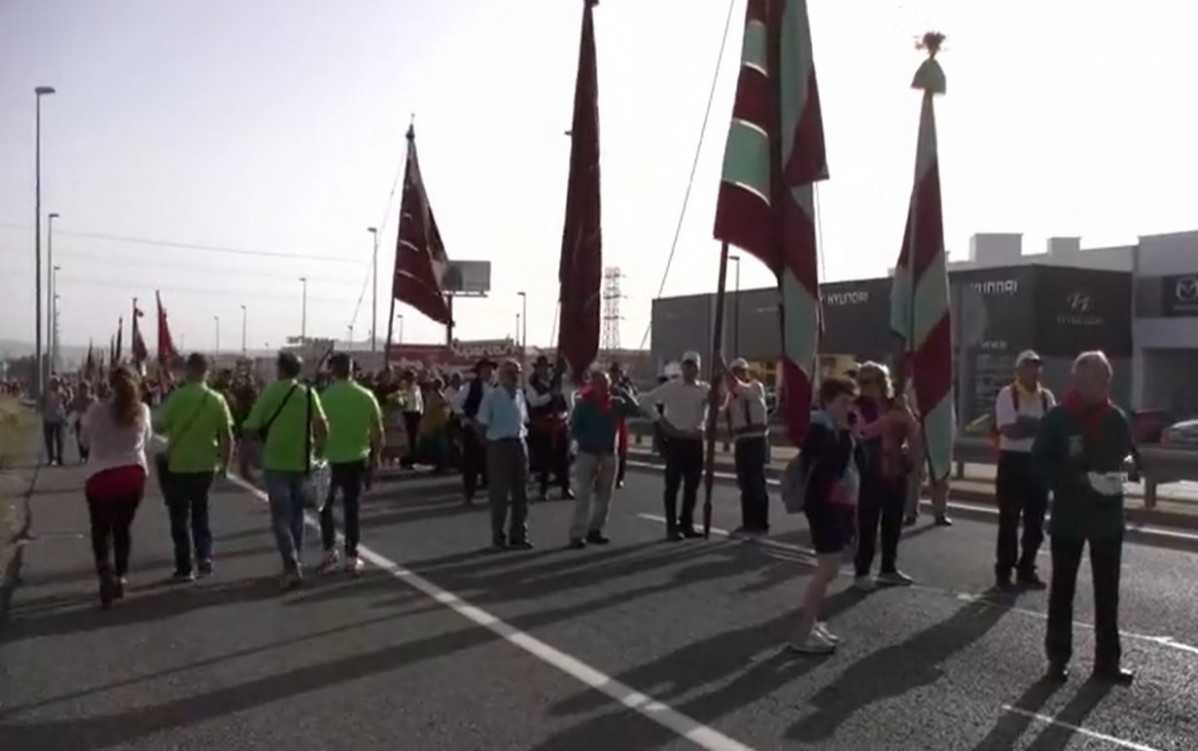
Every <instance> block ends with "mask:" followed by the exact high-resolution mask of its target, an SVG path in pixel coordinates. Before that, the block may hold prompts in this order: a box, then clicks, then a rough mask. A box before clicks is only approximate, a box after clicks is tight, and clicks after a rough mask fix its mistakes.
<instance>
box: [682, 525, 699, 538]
mask: <svg viewBox="0 0 1198 751" xmlns="http://www.w3.org/2000/svg"><path fill="white" fill-rule="evenodd" d="M682 536H683V537H685V538H686V539H688V540H697V539H699V538H700V537H702V536H703V533H702V532H700V531H699V530H697V529H695V528H694V527H683V528H682Z"/></svg>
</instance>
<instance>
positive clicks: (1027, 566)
mask: <svg viewBox="0 0 1198 751" xmlns="http://www.w3.org/2000/svg"><path fill="white" fill-rule="evenodd" d="M994 495H995V497H996V499H997V501H998V544H997V547H996V550H995V563H994V573H995V575H997V576H998V578H1000V579H1006V578H1008V577H1010V576H1011V571H1012V570H1015V571H1017V572H1018V573H1019V574H1020V575H1021V576H1030V575H1032V574H1034V573H1035V571H1036V553H1038V552H1039V550H1040V545H1041V544H1043V542H1044V512H1045V511H1046V510H1047V508H1048V493H1047V492H1046V491H1045V489H1044V485H1043V484H1042V483H1041V482H1040V480H1039V478H1037V477H1036V474H1035V471H1034V470H1033V469H1032V456H1031V454H1029V453H1024V452H1020V451H1003V452H1001V453H999V455H998V475H997V478H996V480H995V484H994ZM1020 521H1022V522H1023V544H1022V547H1023V550H1022V552H1021V551H1020V550H1019V544H1018V543H1019V523H1020Z"/></svg>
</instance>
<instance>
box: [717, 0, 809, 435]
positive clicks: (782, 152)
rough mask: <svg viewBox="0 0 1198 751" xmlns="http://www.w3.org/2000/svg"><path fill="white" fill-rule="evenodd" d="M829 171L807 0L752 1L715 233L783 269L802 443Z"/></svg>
mask: <svg viewBox="0 0 1198 751" xmlns="http://www.w3.org/2000/svg"><path fill="white" fill-rule="evenodd" d="M826 179H828V161H827V153H826V151H825V148H824V125H823V117H822V115H821V112H820V101H819V86H818V84H817V83H816V77H815V62H814V54H813V52H812V45H811V26H810V22H809V20H808V17H807V2H806V0H749V1H748V6H747V8H746V10H745V43H744V51H743V52H742V59H741V69H740V79H739V81H738V83H737V87H736V100H735V102H734V104H733V107H732V125H731V127H730V128H729V130H728V144H727V147H726V148H725V151H724V171H723V178H722V180H721V182H720V192H719V203H718V204H717V205H716V217H715V233H714V234H715V237H716V239H718V240H722V241H724V242H726V243H728V244H729V245H735V246H737V247H739V248H742V249H744V250H745V251H747V252H749V253H752V254H753V255H754V256H756V257H757V258H759V259H761V261H762V262H764V263H765V264H766V265H767V266H769V268H770V269H771V270H772V271H773V272H774V274H776V275H777V277H778V289H779V313H780V315H781V319H782V342H781V345H782V347H781V348H782V374H783V378H782V386H783V388H782V389H781V395H782V405H781V413H782V419H783V421H784V423H785V424H786V432H787V436H788V437H789V438H790V440H791V442H792V443H794V444H795V445H799V444H801V443H802V440H803V435H804V434H805V433H806V432H807V425H808V423H809V422H810V418H811V398H812V383H813V373H814V370H815V367H816V362H815V361H816V355H817V352H818V350H819V339H820V332H821V315H820V300H819V248H818V246H817V243H816V226H815V220H816V217H815V183H816V182H818V181H821V180H826Z"/></svg>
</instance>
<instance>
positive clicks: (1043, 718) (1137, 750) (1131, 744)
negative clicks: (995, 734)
mask: <svg viewBox="0 0 1198 751" xmlns="http://www.w3.org/2000/svg"><path fill="white" fill-rule="evenodd" d="M1002 710H1003V711H1004V712H1010V713H1011V714H1017V715H1022V716H1024V717H1027V718H1028V719H1032V720H1036V721H1037V722H1042V723H1044V724H1045V725H1056V726H1057V727H1059V728H1065V729H1066V730H1069V731H1071V732H1074V733H1077V734H1079V735H1084V736H1086V737H1087V738H1093V739H1094V740H1096V741H1106V742H1107V743H1113V744H1114V745H1116V746H1119V747H1121V748H1130V749H1132V751H1161V749H1158V748H1155V747H1153V746H1146V745H1144V744H1143V743H1136V742H1135V741H1125V740H1123V739H1122V738H1116V737H1115V736H1113V735H1107V734H1106V733H1099V732H1098V731H1096V730H1087V729H1085V728H1083V727H1078V726H1077V725H1070V724H1069V723H1068V722H1061V721H1060V720H1058V719H1056V718H1055V717H1049V716H1048V715H1045V714H1040V713H1039V712H1029V711H1027V710H1026V709H1020V708H1019V707H1013V706H1011V705H1010V704H1004V705H1003V708H1002Z"/></svg>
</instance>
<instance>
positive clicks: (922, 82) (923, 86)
mask: <svg viewBox="0 0 1198 751" xmlns="http://www.w3.org/2000/svg"><path fill="white" fill-rule="evenodd" d="M947 38H948V37H946V36H945V35H944V34H941V33H940V32H939V31H929V32H928V33H926V34H924V35H923V36H922V37H920V39H919V41H918V42H916V44H915V48H916V49H918V50H923V51H924V52H927V53H928V59H927V60H924V61H923V63H922V64H920V66H919V70H917V71H915V78H914V79H913V80H912V81H911V88H913V89H919V90H921V91H923V92H924V93H925V94H943V93H944V92H945V91H946V90H947V83H948V82H947V81H946V80H945V77H944V69H943V68H941V67H940V63H939V62H937V61H936V55H937V54H939V53H940V49H941V48H942V47H943V46H944V40H945V39H947Z"/></svg>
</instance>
